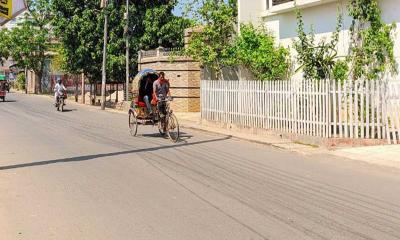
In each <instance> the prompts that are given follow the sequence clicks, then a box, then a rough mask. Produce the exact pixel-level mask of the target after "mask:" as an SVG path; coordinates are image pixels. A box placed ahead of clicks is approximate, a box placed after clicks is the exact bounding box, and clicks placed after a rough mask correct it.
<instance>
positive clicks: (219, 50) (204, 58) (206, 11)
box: [186, 0, 236, 79]
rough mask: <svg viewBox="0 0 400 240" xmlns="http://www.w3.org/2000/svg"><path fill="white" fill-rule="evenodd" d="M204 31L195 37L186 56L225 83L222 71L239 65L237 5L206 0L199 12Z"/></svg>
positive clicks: (198, 18) (192, 38)
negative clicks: (235, 38)
mask: <svg viewBox="0 0 400 240" xmlns="http://www.w3.org/2000/svg"><path fill="white" fill-rule="evenodd" d="M195 16H197V22H198V23H199V25H200V28H201V31H198V32H195V33H193V35H192V36H191V40H190V43H189V46H188V47H187V49H186V54H188V55H189V56H191V57H193V58H194V59H195V60H197V61H199V62H200V63H201V64H202V65H203V66H208V67H210V68H211V69H212V70H214V71H215V72H216V74H217V77H218V78H220V79H222V78H223V76H222V69H223V68H224V67H226V66H230V65H232V64H233V63H235V59H234V57H235V56H234V51H233V46H232V39H233V35H234V33H235V24H236V2H235V1H228V2H226V1H224V0H204V3H203V4H202V5H201V6H200V7H199V9H198V10H197V14H195Z"/></svg>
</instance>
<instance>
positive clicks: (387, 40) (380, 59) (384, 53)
mask: <svg viewBox="0 0 400 240" xmlns="http://www.w3.org/2000/svg"><path fill="white" fill-rule="evenodd" d="M348 8H349V15H350V16H351V17H352V18H353V20H352V24H351V26H350V34H351V44H350V54H349V57H348V59H349V61H350V62H351V63H352V64H351V66H352V68H351V73H352V76H353V79H354V80H355V79H358V78H361V77H366V78H367V79H377V78H379V77H380V76H381V75H382V74H384V73H386V72H391V73H392V74H394V73H397V70H398V69H397V64H396V60H395V57H394V41H393V34H394V31H395V29H396V24H395V23H392V24H386V23H384V22H383V20H382V16H381V15H382V14H381V10H380V8H379V6H378V1H376V0H351V1H350V4H349V7H348Z"/></svg>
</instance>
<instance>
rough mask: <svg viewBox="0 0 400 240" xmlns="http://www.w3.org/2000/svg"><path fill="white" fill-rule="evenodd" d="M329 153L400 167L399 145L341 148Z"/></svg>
mask: <svg viewBox="0 0 400 240" xmlns="http://www.w3.org/2000/svg"><path fill="white" fill-rule="evenodd" d="M329 153H330V154H332V155H335V156H339V157H345V158H350V159H353V160H361V161H366V162H369V163H373V164H379V165H384V166H388V167H395V168H400V145H383V146H369V147H353V148H343V149H337V150H332V151H329Z"/></svg>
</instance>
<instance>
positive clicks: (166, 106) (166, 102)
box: [129, 69, 179, 143]
mask: <svg viewBox="0 0 400 240" xmlns="http://www.w3.org/2000/svg"><path fill="white" fill-rule="evenodd" d="M145 78H150V80H151V84H153V83H154V81H156V80H157V79H158V74H157V72H156V71H154V70H152V69H144V70H142V71H140V72H139V73H138V74H137V75H136V76H135V78H134V80H133V89H132V93H133V99H132V103H131V106H130V109H129V129H130V133H131V135H132V136H136V135H137V130H138V126H139V125H153V126H156V125H157V127H158V131H159V132H160V134H161V136H168V137H169V139H170V140H171V141H172V142H174V143H176V142H178V141H179V124H178V119H177V118H176V116H175V115H174V113H173V112H172V110H171V109H170V102H171V101H172V98H166V99H161V98H158V102H157V104H156V105H153V104H152V108H153V113H154V114H153V115H150V113H149V112H148V110H147V107H146V103H145V102H143V101H142V98H143V96H144V93H143V84H145Z"/></svg>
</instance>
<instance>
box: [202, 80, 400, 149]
mask: <svg viewBox="0 0 400 240" xmlns="http://www.w3.org/2000/svg"><path fill="white" fill-rule="evenodd" d="M201 112H202V118H204V119H206V120H211V121H219V122H224V123H230V124H236V125H240V126H247V127H254V128H263V129H269V130H274V131H279V132H288V133H295V134H303V135H309V136H317V137H322V138H355V139H356V138H360V139H387V141H388V143H395V144H396V143H400V82H396V81H393V82H390V83H387V82H384V81H363V80H360V81H357V82H355V83H354V82H351V81H347V82H345V83H343V84H339V83H336V82H333V81H305V80H299V81H210V80H203V81H202V82H201Z"/></svg>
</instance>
